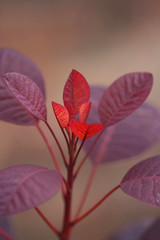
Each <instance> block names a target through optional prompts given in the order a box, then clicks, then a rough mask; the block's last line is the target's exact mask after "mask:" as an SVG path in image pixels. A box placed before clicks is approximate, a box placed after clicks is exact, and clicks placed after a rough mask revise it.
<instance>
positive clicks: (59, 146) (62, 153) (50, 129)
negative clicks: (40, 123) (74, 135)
mask: <svg viewBox="0 0 160 240" xmlns="http://www.w3.org/2000/svg"><path fill="white" fill-rule="evenodd" d="M45 124H46V125H47V127H48V129H49V131H50V132H51V134H52V136H53V138H54V139H55V141H56V143H57V146H58V148H59V150H60V153H61V155H62V158H63V161H64V163H65V165H66V166H67V165H68V163H67V160H66V158H65V155H64V152H63V150H62V148H61V145H60V143H59V141H58V139H57V137H56V136H55V134H54V132H53V130H52V128H51V127H50V125H49V123H48V122H45Z"/></svg>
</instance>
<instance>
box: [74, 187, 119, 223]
mask: <svg viewBox="0 0 160 240" xmlns="http://www.w3.org/2000/svg"><path fill="white" fill-rule="evenodd" d="M119 188H120V185H118V186H116V187H115V188H113V189H112V190H111V191H109V192H108V193H107V194H106V195H105V196H104V197H103V198H102V199H100V200H99V201H98V202H97V203H96V204H95V205H94V206H93V207H91V208H90V209H89V210H88V211H87V212H85V213H84V214H82V215H81V216H80V217H77V218H76V219H75V220H74V221H73V222H72V225H75V224H77V223H78V222H80V221H81V220H83V219H84V218H85V217H87V216H88V215H89V214H90V213H92V212H93V211H94V210H95V209H97V207H98V206H100V205H101V204H102V203H103V202H104V200H106V199H107V198H108V197H109V196H110V195H111V194H112V193H113V192H115V191H116V190H117V189H119Z"/></svg>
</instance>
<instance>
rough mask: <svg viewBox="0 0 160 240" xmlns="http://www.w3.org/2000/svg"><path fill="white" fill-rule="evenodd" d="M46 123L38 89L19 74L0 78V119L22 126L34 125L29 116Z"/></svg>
mask: <svg viewBox="0 0 160 240" xmlns="http://www.w3.org/2000/svg"><path fill="white" fill-rule="evenodd" d="M28 113H30V114H32V115H33V116H34V117H36V118H37V119H41V120H42V121H46V119H47V111H46V105H45V99H44V97H43V94H42V92H41V91H40V89H39V87H38V86H37V85H36V84H35V83H34V82H33V81H32V80H30V79H29V78H28V77H26V76H24V75H21V74H19V73H6V74H4V75H3V76H1V77H0V119H1V120H4V121H7V122H12V123H16V124H22V125H32V124H34V123H33V121H32V119H31V117H30V115H29V114H28Z"/></svg>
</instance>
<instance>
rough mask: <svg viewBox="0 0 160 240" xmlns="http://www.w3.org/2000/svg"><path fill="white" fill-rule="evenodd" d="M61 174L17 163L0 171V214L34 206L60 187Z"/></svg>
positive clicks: (51, 195)
mask: <svg viewBox="0 0 160 240" xmlns="http://www.w3.org/2000/svg"><path fill="white" fill-rule="evenodd" d="M61 183H62V176H61V175H60V174H59V173H58V172H57V171H55V170H50V169H47V168H44V167H40V166H34V165H17V166H12V167H9V168H6V169H3V170H1V171H0V215H10V214H15V213H19V212H22V211H25V210H27V209H30V208H33V207H36V206H38V205H40V204H42V203H44V202H46V201H47V200H48V199H50V198H51V197H53V196H54V195H55V194H56V193H57V191H58V190H59V189H60V187H61Z"/></svg>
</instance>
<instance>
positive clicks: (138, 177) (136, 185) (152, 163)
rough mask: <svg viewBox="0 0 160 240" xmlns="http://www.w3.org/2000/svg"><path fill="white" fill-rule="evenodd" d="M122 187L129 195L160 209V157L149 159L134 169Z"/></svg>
mask: <svg viewBox="0 0 160 240" xmlns="http://www.w3.org/2000/svg"><path fill="white" fill-rule="evenodd" d="M120 186H121V189H122V190H123V192H125V193H127V194H128V195H130V196H132V197H134V198H136V199H138V200H140V201H142V202H145V203H147V204H150V205H153V206H156V207H160V155H158V156H155V157H151V158H148V159H146V160H144V161H142V162H140V163H138V164H136V165H135V166H134V167H132V168H131V169H130V170H129V171H128V173H127V174H126V175H125V177H124V178H123V180H122V182H121V184H120Z"/></svg>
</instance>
